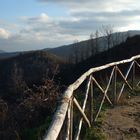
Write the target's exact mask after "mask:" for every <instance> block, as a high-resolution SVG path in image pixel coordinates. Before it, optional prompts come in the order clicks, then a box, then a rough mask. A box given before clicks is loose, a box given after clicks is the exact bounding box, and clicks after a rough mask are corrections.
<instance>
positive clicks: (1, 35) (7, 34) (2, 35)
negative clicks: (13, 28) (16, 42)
mask: <svg viewBox="0 0 140 140" xmlns="http://www.w3.org/2000/svg"><path fill="white" fill-rule="evenodd" d="M9 37H10V32H9V31H7V30H5V29H3V28H0V38H1V39H8V38H9Z"/></svg>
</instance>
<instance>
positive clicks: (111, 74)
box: [94, 67, 115, 121]
mask: <svg viewBox="0 0 140 140" xmlns="http://www.w3.org/2000/svg"><path fill="white" fill-rule="evenodd" d="M114 71H115V67H114V68H113V69H112V72H111V75H110V78H109V82H108V84H107V88H106V90H105V94H104V96H103V99H102V101H101V104H100V107H99V110H98V112H97V114H96V117H95V119H94V121H96V120H97V118H98V116H99V114H100V112H101V109H102V106H103V103H104V100H105V96H106V94H107V92H108V89H109V86H110V84H111V80H112V77H113V73H114Z"/></svg>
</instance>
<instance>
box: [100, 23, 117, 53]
mask: <svg viewBox="0 0 140 140" xmlns="http://www.w3.org/2000/svg"><path fill="white" fill-rule="evenodd" d="M113 32H114V30H113V26H111V25H106V26H102V34H103V35H104V36H105V40H106V42H107V50H108V49H110V48H111V47H112V34H113Z"/></svg>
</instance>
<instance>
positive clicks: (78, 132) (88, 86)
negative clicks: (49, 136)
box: [74, 76, 91, 140]
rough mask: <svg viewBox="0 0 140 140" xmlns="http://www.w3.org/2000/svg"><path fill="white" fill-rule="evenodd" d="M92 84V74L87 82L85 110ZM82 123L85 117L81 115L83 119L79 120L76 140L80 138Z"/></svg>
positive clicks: (83, 108)
mask: <svg viewBox="0 0 140 140" xmlns="http://www.w3.org/2000/svg"><path fill="white" fill-rule="evenodd" d="M90 84H91V76H90V77H89V79H88V82H87V87H86V94H85V99H84V103H83V107H82V110H83V111H85V107H86V103H87V99H88V94H89V88H90ZM82 123H83V117H81V119H80V121H79V126H78V128H77V130H76V133H75V136H74V140H79V135H80V132H81V128H82Z"/></svg>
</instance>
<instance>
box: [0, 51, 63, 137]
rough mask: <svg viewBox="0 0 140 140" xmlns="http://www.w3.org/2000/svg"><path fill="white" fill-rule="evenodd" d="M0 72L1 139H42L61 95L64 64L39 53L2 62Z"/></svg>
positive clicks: (56, 58)
mask: <svg viewBox="0 0 140 140" xmlns="http://www.w3.org/2000/svg"><path fill="white" fill-rule="evenodd" d="M0 68H1V69H0V105H1V106H0V126H1V127H0V139H1V140H9V139H10V140H15V139H17V137H18V136H19V137H20V138H21V139H26V140H30V139H36V138H38V137H40V138H41V137H42V133H43V134H44V130H45V129H46V127H47V124H48V121H50V117H51V115H52V114H53V113H54V111H55V108H56V105H57V103H58V102H57V101H58V100H59V99H60V97H61V95H62V88H63V87H61V86H60V84H59V83H60V82H59V81H60V80H59V77H60V76H58V74H59V72H60V71H61V70H62V69H64V68H65V62H64V61H63V60H61V59H60V58H59V57H57V56H55V55H52V54H50V53H47V52H41V51H36V52H30V53H26V54H20V55H18V56H15V57H12V58H7V59H4V60H0ZM21 124H22V125H21ZM44 124H45V125H44ZM31 133H32V135H30V134H31Z"/></svg>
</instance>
